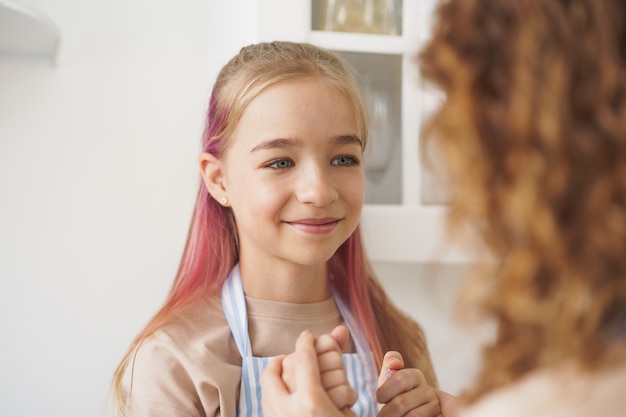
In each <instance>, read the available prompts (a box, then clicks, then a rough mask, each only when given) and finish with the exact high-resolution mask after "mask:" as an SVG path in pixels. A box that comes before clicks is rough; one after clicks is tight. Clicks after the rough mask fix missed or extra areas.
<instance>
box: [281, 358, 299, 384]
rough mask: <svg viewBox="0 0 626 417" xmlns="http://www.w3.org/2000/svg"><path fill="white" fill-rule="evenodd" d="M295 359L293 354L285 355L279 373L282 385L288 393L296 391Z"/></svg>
mask: <svg viewBox="0 0 626 417" xmlns="http://www.w3.org/2000/svg"><path fill="white" fill-rule="evenodd" d="M295 370H296V357H295V355H294V354H290V355H287V356H286V357H285V358H284V359H283V369H282V373H281V378H282V379H283V383H284V384H285V386H287V389H288V390H289V392H294V391H295V390H296V388H297V387H296V374H295V372H296V371H295Z"/></svg>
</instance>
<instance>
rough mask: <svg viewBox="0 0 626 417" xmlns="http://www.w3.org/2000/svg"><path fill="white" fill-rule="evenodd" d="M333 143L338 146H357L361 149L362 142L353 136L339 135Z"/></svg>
mask: <svg viewBox="0 0 626 417" xmlns="http://www.w3.org/2000/svg"><path fill="white" fill-rule="evenodd" d="M335 142H337V144H338V145H352V144H354V145H359V146H360V147H361V148H362V147H363V141H362V140H361V139H360V138H359V137H358V136H355V135H341V136H338V137H336V138H335Z"/></svg>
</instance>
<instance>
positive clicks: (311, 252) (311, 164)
mask: <svg viewBox="0 0 626 417" xmlns="http://www.w3.org/2000/svg"><path fill="white" fill-rule="evenodd" d="M229 141H230V142H229V148H228V150H227V151H226V153H225V155H223V157H222V158H221V159H220V160H219V161H217V160H216V162H215V164H216V165H217V166H219V169H217V171H215V170H211V169H210V168H209V169H207V167H208V165H210V164H208V165H206V164H205V165H204V173H205V181H206V182H207V185H208V186H209V189H210V191H211V194H212V195H213V196H214V197H216V199H217V200H218V201H219V199H220V197H221V196H226V197H227V198H228V205H230V206H231V208H232V210H233V213H234V216H235V220H236V224H237V231H238V233H239V245H240V261H241V262H242V263H243V262H246V263H247V264H248V265H254V266H255V267H267V268H269V269H266V270H271V269H272V268H275V267H276V266H277V263H278V264H280V263H284V262H288V263H292V264H297V265H321V264H323V263H325V262H326V261H327V260H328V259H330V257H331V256H332V255H333V253H334V252H335V251H336V250H337V248H338V247H339V246H340V245H341V244H342V243H343V242H344V241H346V239H347V238H348V237H349V236H350V235H351V234H352V232H353V231H354V230H355V228H356V227H357V225H358V223H359V220H360V216H361V209H362V206H363V198H364V174H363V167H362V165H361V163H362V143H361V139H360V138H359V137H358V135H357V125H356V122H355V115H354V110H353V108H352V106H351V104H350V102H349V101H348V99H346V98H345V97H344V96H343V95H342V94H341V93H340V92H339V91H338V90H336V89H335V88H333V87H331V86H328V85H326V84H324V83H323V82H322V81H321V80H319V79H306V80H290V81H283V82H279V83H277V84H274V85H272V86H270V87H268V88H267V89H265V90H264V91H263V92H261V94H259V95H258V96H257V97H256V98H254V100H252V101H251V102H250V104H249V105H248V107H247V108H246V109H245V111H244V113H243V115H242V118H241V120H240V121H239V123H238V125H237V127H236V129H235V130H234V132H233V134H232V136H231V137H230V138H229ZM210 183H218V184H219V186H218V187H217V191H215V190H216V187H213V190H211V185H210Z"/></svg>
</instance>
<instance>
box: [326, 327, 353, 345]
mask: <svg viewBox="0 0 626 417" xmlns="http://www.w3.org/2000/svg"><path fill="white" fill-rule="evenodd" d="M330 335H331V336H332V337H333V338H334V339H335V340H336V341H337V344H338V345H339V349H340V350H341V351H342V352H343V351H344V350H345V349H346V345H347V344H348V341H349V340H350V330H348V328H347V327H346V326H345V325H343V324H340V325H339V326H337V327H335V328H334V329H333V331H332V332H330Z"/></svg>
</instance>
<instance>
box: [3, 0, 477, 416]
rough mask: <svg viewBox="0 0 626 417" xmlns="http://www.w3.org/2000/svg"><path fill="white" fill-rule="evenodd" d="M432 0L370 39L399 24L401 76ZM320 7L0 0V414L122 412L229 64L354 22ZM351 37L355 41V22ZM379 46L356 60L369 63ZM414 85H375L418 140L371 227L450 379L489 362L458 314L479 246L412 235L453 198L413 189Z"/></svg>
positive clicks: (180, 240)
mask: <svg viewBox="0 0 626 417" xmlns="http://www.w3.org/2000/svg"><path fill="white" fill-rule="evenodd" d="M420 1H422V0H405V1H404V5H403V4H402V2H395V7H396V8H399V10H400V11H397V10H395V11H394V13H396V14H395V15H394V19H396V20H395V22H396V26H393V27H394V28H395V29H389V30H395V31H399V32H394V33H391V32H390V33H388V34H384V33H383V34H372V35H371V36H372V38H367V39H366V41H365V43H366V44H369V45H371V44H373V45H377V43H376V42H383V43H380V47H379V48H380V49H381V50H382V51H383V53H382V55H385V56H386V48H387V46H386V45H387V44H386V43H385V42H386V40H385V39H383V37H385V36H392V37H393V39H396V40H398V39H399V42H401V43H400V44H399V45H400V46H398V48H400V49H399V50H398V51H397V53H396V57H395V58H393V57H391V60H392V62H396V63H397V64H394V65H391V67H392V68H394V71H396V70H398V68H399V69H400V70H402V71H404V72H403V73H402V75H401V77H402V80H406V79H412V78H415V77H414V76H413V75H409V74H407V68H409V69H410V66H409V61H410V60H408V59H407V58H406V57H402V54H403V53H404V52H403V51H402V50H401V49H402V48H403V47H404V46H403V45H405V43H406V42H411V39H413V38H411V37H410V36H409V35H407V34H406V33H417V32H415V31H413V32H411V30H410V29H409V27H408V26H407V21H408V20H407V19H409V17H407V16H406V13H407V11H410V12H411V13H413V12H415V14H414V15H415V18H414V20H416V21H417V20H420V21H421V22H426V21H427V18H428V15H427V13H425V11H424V10H426V9H420V8H418V7H417V4H418V3H419V2H420ZM423 1H424V2H423V3H422V4H426V5H427V6H429V7H430V6H432V3H433V2H432V1H428V0H423ZM334 3H335V2H333V7H338V6H336V4H334ZM322 6H324V7H329V4H326V3H325V4H323V5H322V4H321V3H319V4H317V3H315V2H314V3H313V4H311V3H310V2H309V1H306V0H297V1H292V0H236V1H228V2H225V1H213V0H185V1H164V0H163V1H162V0H107V1H96V0H23V1H19V2H17V1H4V0H0V317H1V320H2V332H1V334H0V415H3V416H59V417H61V416H63V417H87V416H108V415H110V411H109V407H108V405H107V402H108V396H109V384H110V380H111V377H112V374H113V371H114V369H115V367H116V366H117V364H118V362H119V360H120V358H121V356H122V355H123V353H124V352H125V349H126V348H127V346H128V345H129V343H130V342H131V340H132V338H133V337H134V336H135V335H136V333H137V332H138V330H139V329H140V328H141V327H142V326H143V325H144V324H145V322H146V321H147V320H148V319H149V317H150V316H151V315H152V314H153V313H154V312H155V311H156V309H157V308H158V307H159V306H160V304H161V303H162V301H163V299H164V297H165V295H166V293H167V291H168V290H169V287H170V285H171V282H172V280H173V277H174V274H175V272H176V268H177V266H178V261H179V257H180V254H181V252H182V249H183V246H184V240H185V237H186V233H187V226H188V223H189V220H190V216H191V211H192V205H193V202H194V199H195V191H196V188H197V185H198V181H199V178H198V170H197V162H196V161H197V155H198V152H199V144H200V135H201V132H202V128H203V122H204V117H205V112H206V108H207V102H208V97H209V93H210V88H211V86H212V83H213V81H214V79H215V76H216V75H217V72H218V71H219V69H220V68H221V66H222V65H223V64H225V63H226V61H227V60H228V59H229V58H230V57H231V56H233V55H234V54H236V53H237V52H238V50H239V49H240V48H241V47H242V46H244V45H246V44H249V43H255V42H258V41H260V40H268V39H273V38H278V37H282V38H285V39H293V40H306V39H309V38H306V36H308V35H307V33H308V32H309V31H311V29H312V28H313V30H319V31H324V30H343V29H333V28H330V29H327V28H324V27H316V26H315V23H314V22H313V23H312V21H313V19H314V18H315V15H316V12H318V11H319V7H322ZM403 12H404V14H405V16H404V17H403V16H402V13H403ZM398 16H399V17H398ZM398 19H400V20H398ZM402 19H404V20H402ZM411 19H413V17H412V15H411ZM277 22H279V23H278V24H277ZM281 22H283V23H284V25H283V26H281V24H282V23H281ZM398 22H399V23H398ZM402 22H404V23H402ZM300 26H301V27H302V29H301V30H300V29H298V28H299V27H300ZM417 26H418V27H420V28H421V27H422V26H420V25H417ZM403 29H404V31H405V32H404V34H403V32H402V30H403ZM279 30H281V31H283V32H278V31H279ZM385 30H387V29H385ZM320 36H322V35H320ZM411 36H412V35H411ZM303 37H304V39H303ZM314 39H315V38H314ZM317 39H320V42H321V43H324V42H325V41H324V38H323V37H319V38H317ZM381 39H382V40H381ZM416 39H417V38H416ZM370 40H372V41H373V43H372V42H370ZM331 42H334V41H333V40H331ZM340 42H345V44H343V46H342V49H348V47H349V44H350V42H351V38H341V39H340ZM355 42H356V43H355V44H356V45H358V44H359V42H360V41H359V40H358V39H357V40H356V41H355ZM393 42H395V41H393V40H392V45H393ZM359 48H361V49H362V47H358V46H357V47H356V48H355V50H356V53H357V54H358V53H359V52H361V53H363V52H366V53H369V52H368V51H363V50H361V49H359ZM393 48H394V46H392V49H393ZM379 52H380V51H379ZM347 53H348V54H349V53H350V52H347ZM374 53H376V51H374ZM368 56H369V55H367V54H365V55H361V56H360V57H356V58H355V59H356V60H357V61H358V60H362V61H363V62H365V65H371V64H370V63H371V61H368V59H369V58H368ZM398 56H400V58H398ZM381 65H382V66H385V64H384V63H383V64H381ZM374 81H376V77H374ZM405 84H406V83H405ZM405 84H402V86H400V87H398V85H397V84H393V83H392V88H394V89H396V90H394V91H396V92H395V93H393V94H395V95H396V96H398V97H396V99H397V100H400V101H399V104H398V103H396V104H395V105H394V104H390V105H388V106H387V107H384V108H382V109H381V105H380V103H379V104H376V103H377V101H376V100H379V99H376V100H374V101H371V103H372V106H373V107H372V109H374V110H373V111H376V112H378V113H377V114H378V115H379V116H378V117H383V118H384V120H387V119H389V120H393V121H394V123H396V124H399V125H401V126H405V127H406V126H410V127H408V128H405V129H404V130H403V133H402V134H401V137H403V138H404V139H402V140H401V143H403V144H406V146H405V147H404V148H402V147H401V145H397V146H398V147H399V148H398V150H395V151H393V152H395V155H396V156H395V158H400V159H401V160H402V164H401V165H400V166H401V167H402V168H401V169H400V171H396V172H395V173H394V174H393V175H400V176H402V181H399V180H393V179H391V180H388V181H395V182H394V183H397V184H398V185H397V186H399V187H401V188H400V189H399V191H398V190H396V191H397V192H395V193H394V194H393V195H392V196H391V197H389V198H390V200H389V201H377V200H376V198H377V197H376V195H377V194H376V193H377V191H376V189H375V188H373V187H375V186H376V183H378V182H379V181H380V179H379V178H378V177H376V176H375V175H378V174H372V175H374V176H372V177H370V182H371V184H370V185H369V188H368V190H369V191H368V193H369V194H368V195H369V196H370V198H373V199H374V201H370V202H371V204H370V205H369V206H368V208H367V210H366V213H365V214H364V216H365V217H366V218H365V219H364V223H365V225H364V233H365V235H366V236H365V238H366V245H367V247H368V249H370V252H371V253H372V256H373V259H374V261H375V263H374V266H375V268H376V270H377V271H378V272H379V273H380V277H381V280H382V282H383V285H384V286H385V287H386V288H387V289H388V290H389V291H390V293H391V294H392V296H393V298H394V299H395V300H396V301H397V302H398V304H399V305H400V306H401V307H402V308H403V309H404V310H405V311H407V312H408V313H409V314H411V315H412V316H414V317H415V318H416V319H417V320H418V321H419V322H420V323H421V324H422V325H423V327H424V328H425V330H426V334H427V337H428V342H429V347H430V350H431V352H432V357H433V360H434V362H435V368H436V371H437V373H438V375H439V379H440V385H441V387H442V388H443V389H445V390H448V391H449V392H451V393H454V394H455V393H458V392H459V391H460V390H461V389H462V387H463V386H465V385H466V384H468V383H469V381H471V377H472V375H473V373H474V372H475V370H476V368H477V366H478V363H477V361H478V359H477V358H478V353H477V335H476V334H474V333H470V332H467V331H463V330H461V329H460V328H459V327H458V325H457V324H456V322H455V321H454V317H453V304H454V296H455V294H456V293H457V291H458V289H459V283H460V281H461V279H462V277H463V274H464V272H465V271H466V269H467V261H466V260H465V259H464V258H456V257H451V258H445V259H444V262H436V259H435V258H434V257H431V256H423V255H422V254H414V253H413V252H411V251H412V250H413V248H414V247H418V246H419V247H431V246H432V245H434V240H433V233H435V234H437V233H438V232H437V231H436V232H432V231H429V230H431V229H429V227H430V228H432V224H433V222H432V219H433V218H436V219H439V218H440V217H441V211H442V209H441V208H435V209H430V208H428V207H426V206H424V207H422V206H421V205H420V204H421V203H420V201H421V202H423V203H424V204H426V205H427V204H430V203H429V202H428V201H425V200H424V199H422V200H420V199H419V198H418V197H414V196H413V194H411V193H412V192H413V191H412V190H414V189H415V190H418V189H419V187H420V184H421V182H420V177H419V172H420V169H419V167H418V165H419V160H417V159H416V158H417V145H413V143H414V142H417V138H418V124H419V117H418V108H417V106H419V103H420V101H419V100H417V99H414V98H411V97H413V96H411V95H410V94H408V93H406V90H405V89H406V88H408V87H407V86H406V85H405ZM409 87H410V85H409ZM377 106H378V107H377ZM394 106H396V107H394ZM400 108H401V109H402V110H399V109H400ZM385 112H387V113H385ZM398 112H402V114H411V113H413V114H414V115H415V117H410V118H408V117H403V118H401V119H400V118H399V116H398V115H397V114H396V113H398ZM407 112H408V113H407ZM388 113H393V114H388ZM385 114H388V116H385ZM381 115H382V116H381ZM392 134H395V133H392ZM402 141H404V142H402ZM394 146H395V145H394ZM388 155H391V154H388ZM385 158H387V159H386V160H387V162H384V161H385ZM385 158H382V160H383V162H384V163H389V162H388V161H389V160H390V158H392V156H387V157H385ZM407 158H408V159H407ZM379 159H380V158H379ZM372 166H373V165H372ZM391 171H393V170H391ZM422 180H423V178H422ZM382 181H384V180H382ZM400 183H401V184H400ZM383 184H384V182H383ZM380 188H381V189H385V188H388V186H387V185H383V186H381V187H380ZM407 190H408V191H407ZM416 192H417V191H416ZM382 198H383V199H384V198H386V197H384V196H383V197H382ZM418 206H419V207H418ZM416 207H417V208H416ZM433 210H434V211H433ZM398 214H401V215H406V216H408V217H406V218H409V219H415V222H417V223H416V224H414V225H407V224H406V222H402V223H398V224H397V225H396V226H395V228H394V227H393V225H392V227H387V226H388V224H387V221H386V220H385V219H391V218H393V219H398V218H405V217H402V216H399V217H398ZM410 221H412V220H410ZM419 222H423V224H422V223H419ZM420 225H421V226H420ZM422 226H423V228H421V227H422ZM421 230H423V231H424V233H422V232H421ZM436 230H439V229H436ZM402 231H404V234H406V236H404V235H401V234H400V232H402ZM406 239H408V241H407V240H406ZM394 245H396V246H394ZM394 248H395V249H394ZM416 253H417V252H416Z"/></svg>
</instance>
